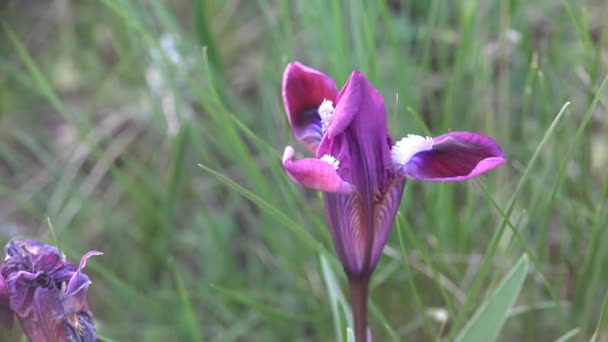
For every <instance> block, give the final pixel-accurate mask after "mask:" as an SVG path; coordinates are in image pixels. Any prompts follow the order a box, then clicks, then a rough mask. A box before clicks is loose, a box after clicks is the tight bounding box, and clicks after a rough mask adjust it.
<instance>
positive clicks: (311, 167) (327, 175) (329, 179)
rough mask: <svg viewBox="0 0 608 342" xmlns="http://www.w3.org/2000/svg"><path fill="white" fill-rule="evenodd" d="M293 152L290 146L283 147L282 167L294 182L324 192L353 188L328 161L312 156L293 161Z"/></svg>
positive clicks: (348, 191) (345, 191)
mask: <svg viewBox="0 0 608 342" xmlns="http://www.w3.org/2000/svg"><path fill="white" fill-rule="evenodd" d="M294 153H295V151H294V149H293V148H292V147H291V146H287V147H285V152H283V168H284V169H285V171H286V172H287V175H289V177H290V178H291V179H292V180H293V181H294V182H296V183H299V184H302V185H304V186H305V187H308V188H311V189H315V190H320V191H324V192H337V193H350V192H352V191H353V190H354V188H353V186H352V184H350V183H348V182H345V181H344V180H342V178H340V176H338V173H337V172H336V170H335V169H334V167H333V166H332V165H331V164H329V163H328V162H325V161H323V160H320V159H314V158H304V159H300V160H298V161H293V160H292V158H293V155H294Z"/></svg>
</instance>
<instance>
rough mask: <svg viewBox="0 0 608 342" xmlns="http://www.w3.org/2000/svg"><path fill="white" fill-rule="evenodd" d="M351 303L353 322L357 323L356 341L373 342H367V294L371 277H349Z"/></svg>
mask: <svg viewBox="0 0 608 342" xmlns="http://www.w3.org/2000/svg"><path fill="white" fill-rule="evenodd" d="M348 285H349V287H350V302H351V305H352V307H353V320H354V322H355V341H356V342H371V341H368V340H367V293H368V289H369V276H364V277H349V279H348Z"/></svg>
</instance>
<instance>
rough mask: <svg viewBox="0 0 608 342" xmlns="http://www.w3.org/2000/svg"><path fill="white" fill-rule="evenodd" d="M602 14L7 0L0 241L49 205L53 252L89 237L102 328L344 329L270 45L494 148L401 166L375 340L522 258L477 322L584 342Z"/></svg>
mask: <svg viewBox="0 0 608 342" xmlns="http://www.w3.org/2000/svg"><path fill="white" fill-rule="evenodd" d="M607 11H608V7H607V6H606V5H605V4H604V3H603V2H602V1H574V0H571V1H568V0H564V1H562V2H558V1H552V0H538V1H534V2H525V1H506V0H505V1H502V0H501V1H493V2H487V1H477V0H469V1H439V0H430V1H378V2H375V1H363V0H353V1H345V0H342V1H341V0H331V1H321V0H311V1H287V0H257V1H236V0H229V1H175V2H167V1H158V0H153V1H126V0H103V1H100V2H96V1H83V2H80V1H70V0H49V1H43V2H39V1H19V0H9V1H7V2H5V3H4V4H3V5H2V7H0V20H1V29H0V39H1V41H2V42H3V43H2V44H0V58H1V63H0V121H1V125H0V139H1V140H0V179H1V180H0V225H1V228H0V244H2V245H3V244H4V243H5V242H6V241H8V240H9V239H11V238H13V237H22V236H27V237H33V238H37V239H40V240H44V241H46V242H52V241H53V237H52V234H51V229H50V227H49V224H52V226H53V232H54V233H53V234H54V236H55V238H56V239H57V241H58V243H59V244H60V245H61V247H62V248H63V249H64V251H65V252H66V254H67V255H68V257H69V258H71V259H73V260H77V259H78V258H79V257H80V255H81V254H82V253H84V252H85V251H87V250H91V249H97V250H101V251H103V252H105V254H104V256H102V257H98V258H95V259H93V260H91V261H90V263H89V266H88V272H87V273H88V274H89V275H90V277H91V278H92V280H93V285H92V287H91V289H90V300H91V302H92V305H93V308H94V312H95V316H96V319H97V322H98V331H99V334H100V335H101V336H102V337H103V340H106V341H166V340H180V341H194V340H201V339H204V340H206V341H244V340H248V341H293V340H295V341H305V340H319V341H328V340H336V339H337V338H338V336H341V338H343V339H346V338H347V336H348V335H349V333H347V331H346V326H347V325H348V324H347V322H348V321H349V317H348V313H346V312H345V310H347V308H348V306H347V305H345V303H344V298H345V297H344V296H345V295H346V291H347V289H346V281H345V278H344V276H343V275H342V271H341V268H340V265H339V263H338V261H337V259H336V257H335V255H334V253H333V248H332V244H331V239H330V235H329V232H328V230H327V227H326V223H325V219H324V211H323V207H322V200H321V197H320V195H319V194H318V193H314V192H311V191H307V190H305V189H303V188H301V187H299V186H297V185H295V184H292V183H291V182H290V181H289V179H288V177H286V175H285V174H284V172H283V170H282V168H281V165H280V153H281V152H282V150H283V148H284V146H285V145H288V144H290V145H294V146H295V145H297V142H296V141H295V139H294V138H293V137H292V134H291V132H290V130H289V126H288V124H287V120H286V118H285V113H284V109H283V105H282V102H281V94H280V84H281V77H282V72H283V69H284V67H285V65H286V64H287V63H288V62H289V61H292V60H300V61H302V62H304V63H306V64H308V65H311V66H313V67H315V68H316V69H319V70H322V71H324V72H325V73H327V74H329V75H331V76H333V77H334V78H335V79H336V81H337V83H338V84H343V82H344V81H345V80H346V78H347V77H348V75H349V74H350V72H351V70H353V69H359V70H361V71H362V72H364V73H365V74H366V75H367V76H368V77H369V78H370V80H371V81H372V82H373V83H374V85H375V86H376V87H377V88H378V89H379V90H380V91H381V93H382V94H383V95H384V98H385V102H386V106H387V109H388V112H389V123H390V131H391V133H392V135H393V137H394V138H399V137H401V136H403V135H405V134H407V133H418V134H432V135H439V134H442V133H445V132H447V131H456V130H469V131H479V132H483V133H485V134H487V135H491V136H493V137H495V138H496V140H498V142H499V143H500V144H501V146H502V147H503V149H504V150H505V153H506V155H507V158H508V163H507V164H506V165H504V166H503V167H501V168H499V169H497V170H495V171H493V172H491V173H490V174H488V175H487V176H484V177H482V178H480V179H479V180H478V181H469V182H466V183H459V184H428V183H419V182H414V181H412V182H409V183H408V185H407V186H406V190H405V194H404V198H403V201H402V205H401V210H400V213H399V215H398V218H397V220H396V223H395V228H394V231H393V233H392V235H391V238H390V240H389V243H388V248H387V250H386V253H385V255H384V256H383V258H382V260H381V261H380V264H379V265H378V268H377V270H376V273H375V274H374V278H373V279H372V284H371V303H370V309H371V313H370V315H371V316H370V324H371V327H372V330H373V332H374V337H375V340H377V341H398V340H412V341H418V340H423V341H424V340H439V339H441V338H443V337H445V338H448V339H452V338H455V337H456V336H457V335H458V334H459V332H461V331H462V329H463V328H464V327H465V326H467V322H469V320H470V319H471V317H473V314H474V312H475V311H476V310H477V308H479V307H480V305H481V306H482V308H483V307H492V305H488V301H485V300H486V299H489V298H493V297H492V294H493V293H496V291H497V288H500V287H499V286H500V284H501V281H502V279H505V276H506V275H507V274H509V270H511V269H512V267H513V266H514V265H515V264H516V262H517V260H518V259H519V258H520V257H521V255H522V254H523V253H526V254H527V256H528V259H529V266H530V268H529V272H528V275H527V277H526V280H525V281H524V282H523V285H522V288H521V292H520V293H519V295H518V296H517V299H516V300H515V304H514V307H513V308H512V309H511V310H510V311H509V315H508V318H507V319H506V323H505V325H504V326H503V328H502V330H501V331H500V333H499V335H498V340H500V341H513V340H518V341H538V340H541V341H548V340H558V339H559V340H561V341H566V340H572V339H574V340H589V339H591V337H592V336H595V340H596V341H603V340H604V339H606V338H608V330H607V327H606V326H607V323H606V312H608V301H607V300H604V298H606V293H607V290H608V269H607V268H606V267H605V265H606V264H607V263H608V234H607V233H606V229H605V227H606V224H605V223H606V222H608V179H607V178H606V176H605V174H606V172H605V170H606V169H607V168H608V157H606V156H608V134H607V133H606V132H608V114H607V113H608V89H606V88H607V87H608V86H607V81H606V77H607V73H608V59H607V58H608V57H607V56H608V49H607V48H606V47H607V46H608V26H607V25H605V23H604V22H605V20H604V19H603V18H605V17H606V14H607V13H608V12H607ZM167 45H173V46H174V49H176V52H177V55H178V56H176V55H173V54H172V52H171V51H170V50H167V48H166V46H167ZM566 103H569V105H565V104H566ZM300 151H302V153H304V152H305V151H304V149H300ZM346 298H347V297H346ZM484 301H485V304H484V305H482V303H484ZM504 302H505V303H507V302H509V301H504ZM437 308H439V309H442V310H445V312H447V315H448V320H447V321H445V322H441V321H439V320H437V317H435V316H433V315H432V314H431V313H433V312H437V311H436V309H437ZM502 309H504V306H503V307H502ZM434 310H435V311H434ZM503 311H504V310H503ZM507 311H508V310H507ZM505 312H506V311H505ZM601 313H602V314H601ZM600 317H602V319H600ZM470 324H472V323H469V325H470ZM477 328H479V326H477ZM488 329H489V328H488ZM482 332H483V329H482ZM485 333H488V332H485ZM490 335H491V333H489V334H488V336H490ZM18 336H20V332H19V330H18V329H17V328H15V329H13V330H11V331H8V332H7V331H0V340H5V339H7V340H12V339H14V338H17V337H18Z"/></svg>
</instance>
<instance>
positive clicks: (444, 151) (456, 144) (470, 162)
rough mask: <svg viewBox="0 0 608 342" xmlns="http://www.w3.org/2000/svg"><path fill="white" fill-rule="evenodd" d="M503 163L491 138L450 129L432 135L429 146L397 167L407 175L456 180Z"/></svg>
mask: <svg viewBox="0 0 608 342" xmlns="http://www.w3.org/2000/svg"><path fill="white" fill-rule="evenodd" d="M504 162H505V157H504V154H503V152H502V150H501V149H500V146H498V144H497V143H496V142H495V141H494V140H492V138H490V137H487V136H485V135H482V134H478V133H471V132H452V133H448V134H444V135H441V136H439V137H437V138H434V139H433V142H432V148H430V149H427V150H422V151H420V152H418V153H415V154H414V155H412V156H411V158H410V159H409V160H408V161H406V162H405V164H403V165H398V167H399V169H400V170H399V171H400V172H401V173H402V175H404V176H405V177H408V178H413V179H419V180H425V181H436V182H457V181H461V180H465V179H469V178H472V177H475V176H479V175H481V174H483V173H485V172H487V171H489V170H491V169H493V168H495V167H497V166H499V165H501V164H503V163H504Z"/></svg>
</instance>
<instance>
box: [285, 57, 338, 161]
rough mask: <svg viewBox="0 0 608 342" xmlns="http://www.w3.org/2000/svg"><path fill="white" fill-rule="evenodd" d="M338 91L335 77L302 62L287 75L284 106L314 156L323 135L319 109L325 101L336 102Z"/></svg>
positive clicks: (288, 69) (286, 73)
mask: <svg viewBox="0 0 608 342" xmlns="http://www.w3.org/2000/svg"><path fill="white" fill-rule="evenodd" d="M336 95H338V88H337V87H336V83H335V82H334V80H333V79H331V77H329V76H327V75H325V74H323V73H321V72H319V71H317V70H314V69H312V68H310V67H307V66H306V65H304V64H302V63H299V62H292V63H289V64H288V65H287V67H286V68H285V72H284V73H283V104H284V105H285V111H286V112H287V119H288V120H289V124H290V125H291V129H292V131H293V133H294V135H295V137H296V138H297V139H298V140H299V141H301V142H302V143H304V144H305V145H306V146H307V147H308V148H309V149H310V150H311V151H312V152H313V153H314V152H315V151H316V149H317V146H318V145H319V141H321V137H322V136H323V132H322V130H321V119H320V117H319V113H318V108H319V106H320V105H321V103H322V102H323V100H330V101H332V102H333V101H335V99H336Z"/></svg>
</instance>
